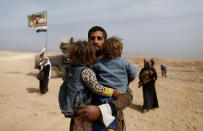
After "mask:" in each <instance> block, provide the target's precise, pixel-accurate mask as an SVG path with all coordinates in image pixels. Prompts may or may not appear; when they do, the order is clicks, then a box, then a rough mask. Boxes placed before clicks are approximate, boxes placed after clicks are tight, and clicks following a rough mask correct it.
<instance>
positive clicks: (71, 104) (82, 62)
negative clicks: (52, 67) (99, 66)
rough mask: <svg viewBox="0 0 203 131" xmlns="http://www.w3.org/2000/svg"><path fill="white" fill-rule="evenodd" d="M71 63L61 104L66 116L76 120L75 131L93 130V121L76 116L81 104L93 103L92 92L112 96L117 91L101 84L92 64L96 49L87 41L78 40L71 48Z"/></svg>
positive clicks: (60, 98)
mask: <svg viewBox="0 0 203 131" xmlns="http://www.w3.org/2000/svg"><path fill="white" fill-rule="evenodd" d="M70 50H71V53H70V56H69V59H70V65H68V66H67V68H66V77H65V80H64V82H63V84H62V85H61V87H60V90H59V96H58V99H59V106H60V109H61V112H62V113H63V114H64V116H65V117H68V118H71V121H74V125H73V131H84V130H88V131H92V123H91V122H89V121H83V120H81V119H80V118H78V117H77V116H76V112H77V111H78V110H80V109H81V107H80V105H88V104H91V101H92V92H93V93H95V94H97V95H101V96H106V97H112V96H114V95H115V93H116V92H117V91H116V90H113V89H111V88H107V87H104V86H102V85H100V84H99V83H98V81H97V79H96V75H95V73H94V71H93V70H92V69H91V65H92V64H94V62H95V60H96V57H95V50H94V47H92V46H90V45H89V44H88V43H87V42H86V41H77V42H76V43H74V44H73V45H72V47H71V48H70Z"/></svg>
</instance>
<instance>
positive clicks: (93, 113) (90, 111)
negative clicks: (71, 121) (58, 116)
mask: <svg viewBox="0 0 203 131" xmlns="http://www.w3.org/2000/svg"><path fill="white" fill-rule="evenodd" d="M80 106H81V107H82V108H83V109H81V110H79V111H78V112H76V115H77V117H81V118H82V119H83V120H89V121H91V122H93V121H95V120H98V119H99V117H100V116H101V111H100V109H99V107H97V106H93V105H80Z"/></svg>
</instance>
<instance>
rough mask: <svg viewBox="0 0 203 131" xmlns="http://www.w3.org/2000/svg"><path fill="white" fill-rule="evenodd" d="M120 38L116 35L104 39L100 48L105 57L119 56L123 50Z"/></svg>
mask: <svg viewBox="0 0 203 131" xmlns="http://www.w3.org/2000/svg"><path fill="white" fill-rule="evenodd" d="M121 40H122V39H120V38H118V37H111V38H109V39H107V40H106V42H105V43H104V46H103V48H102V51H103V54H104V57H105V58H115V57H121V54H122V50H123V44H122V42H121Z"/></svg>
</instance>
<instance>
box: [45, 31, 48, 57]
mask: <svg viewBox="0 0 203 131" xmlns="http://www.w3.org/2000/svg"><path fill="white" fill-rule="evenodd" d="M45 42H46V43H45V45H46V56H47V43H48V39H47V31H46V41H45Z"/></svg>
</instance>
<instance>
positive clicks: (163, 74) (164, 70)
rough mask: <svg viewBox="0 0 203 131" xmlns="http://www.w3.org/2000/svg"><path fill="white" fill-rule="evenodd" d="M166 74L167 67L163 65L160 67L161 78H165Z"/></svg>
mask: <svg viewBox="0 0 203 131" xmlns="http://www.w3.org/2000/svg"><path fill="white" fill-rule="evenodd" d="M166 72H167V66H166V65H165V64H162V65H161V73H162V78H163V77H165V78H167V75H166Z"/></svg>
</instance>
